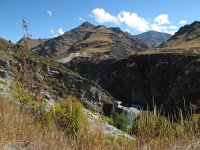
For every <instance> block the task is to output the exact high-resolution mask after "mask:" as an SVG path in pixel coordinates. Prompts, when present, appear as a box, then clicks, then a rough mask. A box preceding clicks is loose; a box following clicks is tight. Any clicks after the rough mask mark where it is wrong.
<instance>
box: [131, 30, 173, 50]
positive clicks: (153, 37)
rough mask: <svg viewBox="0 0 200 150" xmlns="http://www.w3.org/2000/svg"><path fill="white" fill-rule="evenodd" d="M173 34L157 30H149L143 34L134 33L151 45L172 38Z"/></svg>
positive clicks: (136, 36)
mask: <svg viewBox="0 0 200 150" xmlns="http://www.w3.org/2000/svg"><path fill="white" fill-rule="evenodd" d="M171 36H172V35H171V34H168V33H162V32H157V31H153V30H151V31H148V32H145V33H142V34H138V35H134V37H135V38H137V39H139V40H141V41H142V42H144V43H145V44H146V45H148V46H150V47H155V46H158V45H160V44H162V43H164V42H166V41H167V40H168V39H170V38H171Z"/></svg>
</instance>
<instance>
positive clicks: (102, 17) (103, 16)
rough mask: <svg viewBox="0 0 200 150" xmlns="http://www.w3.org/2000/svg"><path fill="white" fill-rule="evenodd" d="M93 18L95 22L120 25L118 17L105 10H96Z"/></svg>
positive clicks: (93, 12)
mask: <svg viewBox="0 0 200 150" xmlns="http://www.w3.org/2000/svg"><path fill="white" fill-rule="evenodd" d="M92 14H93V17H94V18H95V20H96V21H97V22H99V23H106V22H110V23H114V24H116V25H117V24H119V20H118V18H117V17H115V16H112V15H111V14H109V13H108V12H106V11H105V10H104V9H103V8H96V9H94V10H93V11H92Z"/></svg>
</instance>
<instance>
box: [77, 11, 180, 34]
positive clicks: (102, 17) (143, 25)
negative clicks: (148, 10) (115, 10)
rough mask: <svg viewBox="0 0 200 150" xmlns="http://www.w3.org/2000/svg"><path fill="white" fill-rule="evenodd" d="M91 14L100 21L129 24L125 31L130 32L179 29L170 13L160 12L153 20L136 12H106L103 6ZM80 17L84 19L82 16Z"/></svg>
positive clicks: (166, 31) (169, 31) (173, 30)
mask: <svg viewBox="0 0 200 150" xmlns="http://www.w3.org/2000/svg"><path fill="white" fill-rule="evenodd" d="M89 16H90V17H92V18H93V19H95V20H96V21H97V22H98V23H113V24H115V25H117V26H120V25H124V24H125V25H126V26H127V30H125V31H126V32H129V33H130V30H132V29H134V30H135V31H140V32H145V31H147V30H149V29H151V30H155V31H158V32H165V33H169V34H174V33H175V32H176V31H177V29H178V27H177V26H175V25H173V24H171V23H170V20H169V16H168V14H160V15H158V16H156V17H155V18H154V19H153V21H151V19H146V18H142V17H141V16H138V14H137V13H134V12H128V11H122V12H120V13H119V14H118V15H116V16H114V15H112V14H110V13H108V12H106V11H105V10H104V9H103V8H96V9H94V10H93V11H92V15H89ZM78 19H79V20H82V18H81V17H79V18H78Z"/></svg>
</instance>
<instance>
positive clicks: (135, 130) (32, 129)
mask: <svg viewBox="0 0 200 150" xmlns="http://www.w3.org/2000/svg"><path fill="white" fill-rule="evenodd" d="M71 98H72V97H71ZM68 103H70V104H71V103H77V102H74V100H73V99H72V100H71V101H69V102H68ZM77 106H78V107H81V104H79V103H78V105H77ZM69 108H70V107H69V106H68V105H67V103H64V105H63V106H62V105H61V104H59V105H57V106H56V107H55V109H57V110H55V111H56V113H55V116H54V117H58V118H57V120H55V121H54V122H52V123H51V125H50V126H44V124H43V122H42V120H41V121H36V118H38V116H34V115H31V114H30V113H27V111H25V110H24V111H21V107H20V106H19V105H17V104H15V103H13V102H11V101H8V100H6V99H5V98H3V97H1V96H0V147H1V149H4V150H8V149H11V148H13V147H15V148H16V147H17V149H20V148H21V149H22V147H23V148H24V149H25V148H26V149H29V150H36V149H37V150H47V149H48V150H62V149H69V150H71V149H73V150H80V149H81V150H104V149H106V150H134V149H136V150H137V149H153V150H162V149H180V150H181V149H190V150H191V149H196V150H198V149H200V115H198V114H193V115H191V116H190V117H188V118H185V119H184V120H183V117H181V118H182V119H180V121H179V122H173V121H172V120H170V119H168V118H165V117H163V116H162V115H161V114H160V113H159V112H158V111H156V110H154V111H153V112H141V114H140V117H138V118H137V119H136V120H135V121H134V123H133V127H132V134H133V135H134V137H135V139H134V140H130V139H126V138H124V137H118V138H114V137H111V136H105V135H104V134H103V133H102V130H101V128H99V127H98V128H97V129H96V130H95V131H94V130H89V128H90V127H88V129H87V128H84V130H79V131H78V132H76V133H75V134H69V132H66V131H65V130H62V128H60V127H59V126H58V121H65V120H63V119H64V118H62V117H61V116H60V114H59V113H63V111H64V113H63V114H62V116H64V115H65V114H66V113H67V112H68V111H66V110H67V109H69ZM73 113H75V114H76V115H78V114H79V112H78V113H77V112H76V111H75V112H73V111H72V114H73ZM180 115H181V114H180ZM73 117H74V116H73ZM41 119H42V118H41ZM54 119H56V118H54ZM80 119H83V118H80ZM62 123H63V125H64V124H65V123H66V124H67V122H62Z"/></svg>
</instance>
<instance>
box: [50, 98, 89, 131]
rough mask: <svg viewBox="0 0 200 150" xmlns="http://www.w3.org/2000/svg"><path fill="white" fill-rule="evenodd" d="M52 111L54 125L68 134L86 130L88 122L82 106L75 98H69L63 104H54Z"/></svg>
mask: <svg viewBox="0 0 200 150" xmlns="http://www.w3.org/2000/svg"><path fill="white" fill-rule="evenodd" d="M52 111H53V114H54V115H53V117H54V120H55V123H56V125H57V126H58V127H59V128H60V129H61V130H62V131H64V132H66V133H68V134H74V133H76V132H78V131H80V130H81V129H83V130H85V129H86V128H87V125H88V122H87V118H86V115H85V113H84V111H83V105H82V104H81V103H80V101H79V100H78V99H77V98H76V97H72V96H69V97H68V98H67V100H65V101H64V102H63V103H56V104H55V105H54V107H53V109H52Z"/></svg>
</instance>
